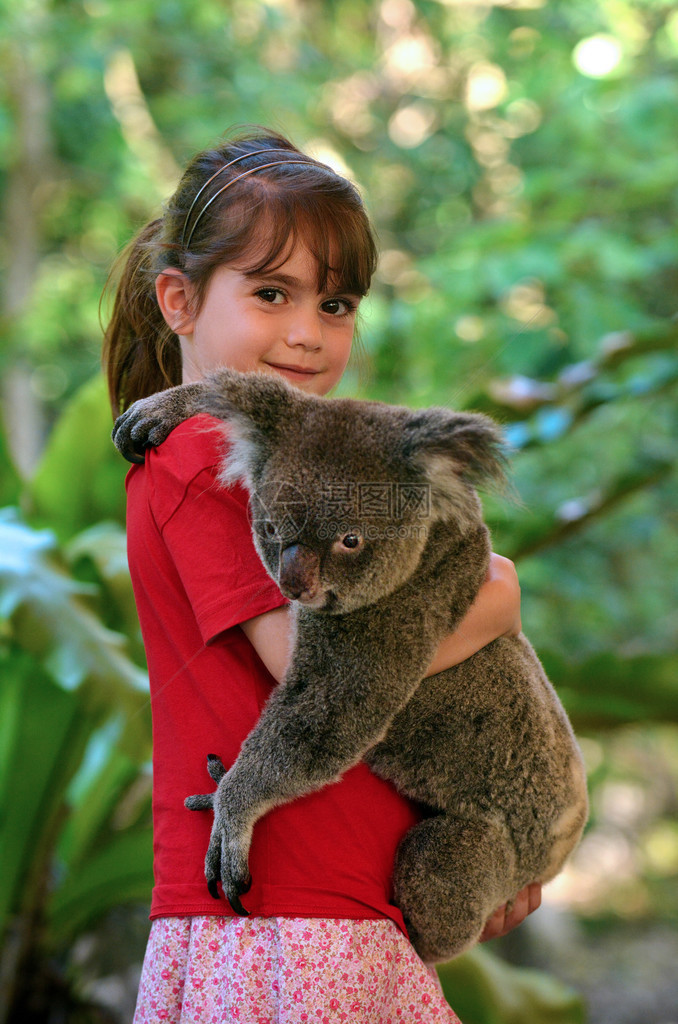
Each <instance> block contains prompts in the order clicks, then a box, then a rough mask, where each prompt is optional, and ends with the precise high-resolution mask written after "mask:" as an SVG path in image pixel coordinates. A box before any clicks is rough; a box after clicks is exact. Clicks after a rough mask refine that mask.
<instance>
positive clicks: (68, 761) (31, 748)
mask: <svg viewBox="0 0 678 1024" xmlns="http://www.w3.org/2000/svg"><path fill="white" fill-rule="evenodd" d="M0 679H1V682H0V715H1V720H2V723H3V724H2V731H1V733H0V739H1V741H2V747H1V748H0V807H2V812H1V815H0V863H1V864H2V887H1V889H0V932H2V931H4V928H5V927H6V924H7V920H8V915H9V914H10V913H20V912H22V911H26V910H29V909H30V908H31V907H32V906H33V904H34V903H35V902H36V901H40V900H41V899H42V898H43V892H44V884H45V877H44V876H45V872H46V870H47V865H48V862H49V858H50V856H51V851H52V848H53V844H54V842H55V838H56V834H57V831H58V828H59V825H60V818H61V813H62V810H63V806H64V793H65V790H66V787H67V785H68V783H69V781H70V779H71V778H72V776H73V774H74V773H75V770H76V768H77V765H78V762H79V759H80V758H81V756H82V752H83V750H84V746H85V743H86V741H87V737H88V736H89V734H90V733H91V731H92V729H93V728H94V725H95V721H94V720H93V719H92V718H91V717H89V716H87V715H84V714H83V712H82V708H81V704H80V701H79V700H78V697H77V696H76V695H75V694H72V693H68V692H66V691H64V690H63V689H61V687H59V686H57V685H56V684H55V683H54V682H52V680H51V679H49V677H48V676H47V675H46V673H45V672H44V671H43V670H42V669H41V667H40V665H39V664H38V663H37V662H36V661H35V660H34V659H33V658H31V657H30V656H29V655H27V654H25V653H23V652H18V651H16V650H15V649H13V650H10V651H9V652H5V653H4V654H3V655H2V656H1V658H0Z"/></svg>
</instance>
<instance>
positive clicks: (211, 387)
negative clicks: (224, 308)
mask: <svg viewBox="0 0 678 1024" xmlns="http://www.w3.org/2000/svg"><path fill="white" fill-rule="evenodd" d="M203 385H204V386H203V388H202V389H201V394H200V400H199V403H198V404H199V410H200V412H206V413H209V415H210V416H215V417H217V418H218V419H222V420H224V421H225V422H226V423H228V426H229V429H228V441H229V452H228V455H227V458H226V461H225V464H224V470H223V474H222V475H223V479H224V482H226V483H228V482H233V481H235V480H243V481H244V482H245V483H246V484H248V486H250V487H251V485H252V477H253V475H254V473H255V471H256V467H257V465H258V464H261V463H262V461H265V459H266V458H267V456H268V454H269V453H270V452H271V450H272V449H273V447H274V444H275V442H276V439H277V438H278V436H279V434H280V433H281V431H282V430H283V429H284V427H285V425H286V424H287V423H289V422H290V418H292V417H294V416H295V414H296V412H297V411H298V406H299V404H300V402H302V401H303V400H304V398H306V396H304V395H303V394H301V393H298V392H296V391H295V389H294V388H292V386H291V385H290V384H288V383H287V382H286V381H285V380H283V379H282V378H281V377H274V376H272V375H269V374H265V373H239V372H238V371H237V370H230V369H228V368H226V367H222V368H220V369H218V370H215V371H214V372H213V373H210V374H208V375H207V376H206V377H205V378H204V381H203Z"/></svg>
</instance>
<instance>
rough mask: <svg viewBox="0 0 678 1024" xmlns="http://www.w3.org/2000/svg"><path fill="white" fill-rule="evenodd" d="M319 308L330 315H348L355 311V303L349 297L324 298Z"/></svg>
mask: <svg viewBox="0 0 678 1024" xmlns="http://www.w3.org/2000/svg"><path fill="white" fill-rule="evenodd" d="M320 308H321V309H322V311H323V313H329V314H330V316H350V314H351V313H355V310H356V304H355V303H354V302H351V300H350V299H325V301H324V302H323V303H322V305H321V307H320Z"/></svg>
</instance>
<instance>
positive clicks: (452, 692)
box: [114, 369, 587, 961]
mask: <svg viewBox="0 0 678 1024" xmlns="http://www.w3.org/2000/svg"><path fill="white" fill-rule="evenodd" d="M196 412H208V413H210V414H211V415H213V416H216V417H219V418H221V419H223V420H225V421H227V423H228V438H229V442H230V445H231V447H230V451H229V453H228V454H227V456H226V460H225V469H224V476H225V478H226V479H229V480H232V479H234V478H236V477H237V478H240V479H242V480H243V481H244V482H245V484H246V485H247V487H248V488H249V489H250V493H251V509H252V518H253V531H254V540H255V544H256V547H257V551H258V552H259V555H260V557H261V559H262V561H263V563H264V565H265V566H266V569H267V570H268V572H269V573H270V575H271V576H272V577H273V579H274V580H276V581H277V582H278V584H279V585H280V587H281V589H282V591H283V593H286V594H287V596H289V597H290V598H292V599H294V600H293V605H292V608H293V610H294V616H295V639H294V645H293V653H292V658H291V664H290V666H289V669H288V672H287V675H286V678H285V679H284V681H283V683H281V685H280V686H279V687H277V688H276V690H275V691H274V692H273V694H272V696H271V697H270V699H269V701H268V704H267V705H266V708H265V709H264V712H263V713H262V715H261V718H260V720H259V722H258V723H257V725H256V726H255V728H254V729H253V730H252V732H251V733H250V735H249V736H248V737H247V738H246V740H245V742H244V743H243V746H242V748H241V751H240V754H239V756H238V758H237V760H236V762H235V764H234V765H233V767H232V768H231V769H230V770H229V771H228V772H227V773H226V775H225V776H224V777H223V780H222V781H219V779H220V778H221V776H220V775H219V772H218V771H217V770H216V769H215V766H214V764H212V767H211V769H210V772H211V774H212V777H213V778H214V779H215V781H217V782H218V788H217V790H216V793H215V794H214V797H213V800H211V801H210V797H209V796H208V795H203V796H200V797H193V798H190V799H189V801H188V806H191V807H195V808H204V807H205V806H210V805H212V806H213V808H214V812H215V820H214V826H213V830H212V839H211V842H210V848H209V850H208V854H207V858H206V875H207V878H208V884H209V886H210V891H211V892H213V894H215V893H216V880H217V879H218V878H221V880H222V884H223V888H224V892H225V894H226V896H227V897H228V898H229V900H230V901H231V904H232V905H233V907H234V909H235V910H237V911H239V912H243V913H246V911H245V910H244V908H243V907H242V904H241V902H240V896H241V895H242V894H243V893H244V892H246V891H247V888H248V887H249V881H250V879H249V871H248V866H247V854H248V849H249V844H250V837H251V832H252V827H253V825H254V823H255V821H256V820H257V819H258V818H259V817H261V815H263V814H265V813H266V811H268V810H269V809H270V808H271V807H273V806H275V805H276V804H279V803H283V802H286V801H288V800H293V799H294V798H295V797H297V796H300V795H302V794H305V793H308V792H310V791H312V790H315V789H319V788H321V787H323V786H325V785H327V784H328V783H330V782H333V781H335V780H337V779H338V778H340V776H341V775H342V774H343V773H344V772H345V771H346V770H347V769H348V768H349V767H350V766H352V765H354V764H356V763H357V762H358V761H359V760H361V759H365V760H366V761H367V762H368V763H369V764H370V766H371V767H372V769H373V770H374V771H375V772H376V773H377V774H378V775H381V776H383V777H384V778H386V779H388V780H390V781H391V782H393V783H394V784H395V785H396V786H397V788H398V789H399V790H400V791H401V792H402V793H404V794H406V795H407V796H408V797H411V798H412V799H414V800H416V801H419V802H420V803H422V804H423V805H425V807H426V809H427V814H426V816H425V818H424V820H423V821H422V822H421V823H420V824H419V825H417V826H415V827H414V828H413V829H411V830H410V831H409V832H408V834H407V835H406V836H405V838H404V840H403V842H402V843H401V846H400V849H399V851H398V855H397V859H396V865H395V872H394V890H395V900H396V902H397V904H398V905H399V906H400V908H401V909H402V911H403V914H404V916H405V920H406V922H407V927H408V930H409V932H410V936H411V938H412V941H413V943H414V945H415V947H416V949H417V951H418V952H419V954H420V956H421V957H422V958H423V959H424V960H427V961H435V960H446V959H449V958H451V957H453V956H456V955H458V954H459V953H461V952H462V951H463V950H464V949H466V948H468V947H469V946H470V945H472V944H473V943H474V942H476V941H477V939H478V937H479V935H480V933H481V931H482V929H483V926H484V924H485V922H486V921H487V919H488V918H489V917H490V916H491V914H492V913H493V912H494V910H495V909H496V908H497V907H499V906H500V905H501V904H503V903H505V902H507V901H510V900H511V899H512V898H513V897H514V896H515V895H516V893H517V892H518V891H519V890H520V889H521V888H523V886H525V885H526V884H528V883H529V882H533V881H541V882H547V881H548V880H549V879H551V878H553V877H554V875H556V874H557V873H558V871H560V869H561V867H562V865H563V863H564V861H565V859H566V857H567V855H568V854H569V853H570V852H571V850H572V849H573V848H574V846H575V845H576V843H577V841H578V840H579V837H580V835H581V832H582V829H583V827H584V823H585V821H586V815H587V798H586V783H585V772H584V767H583V763H582V759H581V755H580V752H579V749H578V747H577V744H576V741H575V738H574V735H573V733H572V729H571V727H570V723H569V721H568V719H567V716H566V714H565V711H564V710H563V708H562V706H561V704H560V701H559V700H558V697H557V696H556V694H555V691H554V690H553V688H552V686H551V684H550V683H549V681H548V680H547V678H546V676H545V675H544V672H543V670H542V667H541V664H540V662H539V660H538V659H537V657H536V655H535V653H534V651H533V649H532V647H531V646H530V644H529V643H528V641H527V640H526V638H525V637H524V636H523V635H522V634H521V635H520V636H519V637H515V638H508V637H502V638H500V639H498V640H495V641H494V642H493V643H491V644H489V645H488V646H487V647H485V648H483V650H481V651H479V652H478V653H477V654H475V655H473V657H471V658H469V659H468V660H466V661H465V662H463V663H462V664H460V665H458V666H456V667H454V668H451V669H448V670H446V671H445V672H441V673H439V674H438V675H436V676H433V677H431V678H428V679H423V678H422V677H423V675H424V673H425V671H426V669H427V667H428V665H429V664H430V663H431V661H432V658H433V655H434V652H435V650H436V648H437V646H438V644H439V642H440V641H441V639H442V638H443V637H444V636H446V635H447V634H449V633H451V632H452V631H453V630H454V629H455V628H456V626H457V625H458V624H459V622H460V621H461V619H462V618H463V616H464V615H465V613H466V611H467V610H468V608H469V607H470V605H471V603H472V601H473V599H474V597H475V595H476V593H477V591H478V588H479V587H480V585H481V583H482V582H483V579H484V577H485V573H486V571H487V565H488V559H489V554H490V542H489V535H488V531H487V528H486V527H485V525H484V523H483V521H482V513H481V508H480V503H479V501H478V498H477V495H476V492H475V490H474V486H475V485H476V484H480V483H482V482H484V481H488V480H490V479H492V478H495V479H496V478H501V475H502V461H503V455H502V441H501V437H500V434H499V431H498V429H497V427H496V426H495V425H494V424H493V423H492V421H490V420H489V419H487V418H486V417H483V416H478V415H468V414H461V413H455V412H451V411H449V410H446V409H427V410H421V411H417V412H413V411H411V410H408V409H405V408H400V407H394V406H388V405H382V404H379V403H375V402H360V401H354V400H350V399H325V398H318V397H315V396H309V395H306V394H303V393H302V392H300V391H298V390H297V389H294V388H292V387H290V386H289V385H287V384H286V383H285V382H284V381H282V380H281V379H279V378H278V377H274V376H268V375H261V374H239V373H236V372H235V371H231V370H227V369H223V370H219V371H217V372H215V373H214V374H212V375H211V376H210V377H209V378H207V379H206V381H205V382H204V383H203V384H192V385H189V386H187V387H183V388H182V387H179V388H173V389H171V390H169V391H167V392H163V393H161V394H159V395H156V396H153V397H151V398H147V399H143V400H142V401H140V402H138V403H136V404H135V405H134V406H133V407H132V408H131V409H130V410H129V411H128V412H127V413H126V414H125V415H124V416H123V417H121V419H120V420H119V421H118V423H117V424H116V428H115V433H114V438H115V442H116V444H117V445H118V447H119V448H120V450H121V451H122V452H123V454H125V455H127V457H128V458H130V457H131V458H133V459H134V460H137V459H138V458H139V457H140V454H141V451H142V450H143V446H144V444H146V443H148V442H150V443H153V444H158V443H160V442H161V441H162V440H163V439H164V437H166V436H167V434H168V433H169V431H170V430H171V429H172V428H173V427H174V426H175V425H176V424H177V423H178V422H179V421H180V420H182V419H184V418H185V417H186V416H190V415H193V414H194V413H196ZM347 485H352V487H350V488H348V489H347ZM413 495H414V497H415V498H416V497H417V496H419V497H424V498H425V499H426V501H425V502H424V504H423V505H422V504H419V505H418V506H417V504H416V501H409V502H408V500H407V499H408V498H412V496H413ZM387 497H389V498H390V499H391V502H392V504H391V506H390V509H389V508H387V504H386V498H387ZM339 499H342V500H341V502H339ZM333 502H334V503H335V504H333ZM333 521H334V522H336V524H337V526H338V527H339V530H338V532H337V533H334V532H332V531H330V532H331V535H330V536H329V537H328V536H326V535H327V533H328V527H329V526H330V524H331V523H332V522H333ZM342 537H344V538H345V537H348V541H347V543H348V544H349V545H353V544H354V543H357V546H355V547H353V546H348V547H347V546H345V545H343V544H342ZM355 538H357V542H356V540H355Z"/></svg>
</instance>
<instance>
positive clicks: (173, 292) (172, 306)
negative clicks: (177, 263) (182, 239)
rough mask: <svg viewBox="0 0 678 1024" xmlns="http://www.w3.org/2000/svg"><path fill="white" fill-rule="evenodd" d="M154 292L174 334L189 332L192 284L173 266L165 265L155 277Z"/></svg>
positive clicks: (191, 322)
mask: <svg viewBox="0 0 678 1024" xmlns="http://www.w3.org/2000/svg"><path fill="white" fill-rule="evenodd" d="M155 294H156V297H157V299H158V305H159V306H160V312H161V313H162V315H163V317H164V318H165V323H166V324H167V326H168V327H169V328H170V329H171V330H173V331H174V333H175V334H191V333H192V331H193V320H194V317H193V315H192V313H191V300H192V297H193V285H192V284H191V282H190V281H189V280H188V278H187V277H186V275H185V274H183V273H182V272H181V271H180V270H177V269H176V268H175V267H167V268H166V269H165V270H163V271H162V273H160V274H158V276H157V277H156V279H155Z"/></svg>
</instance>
